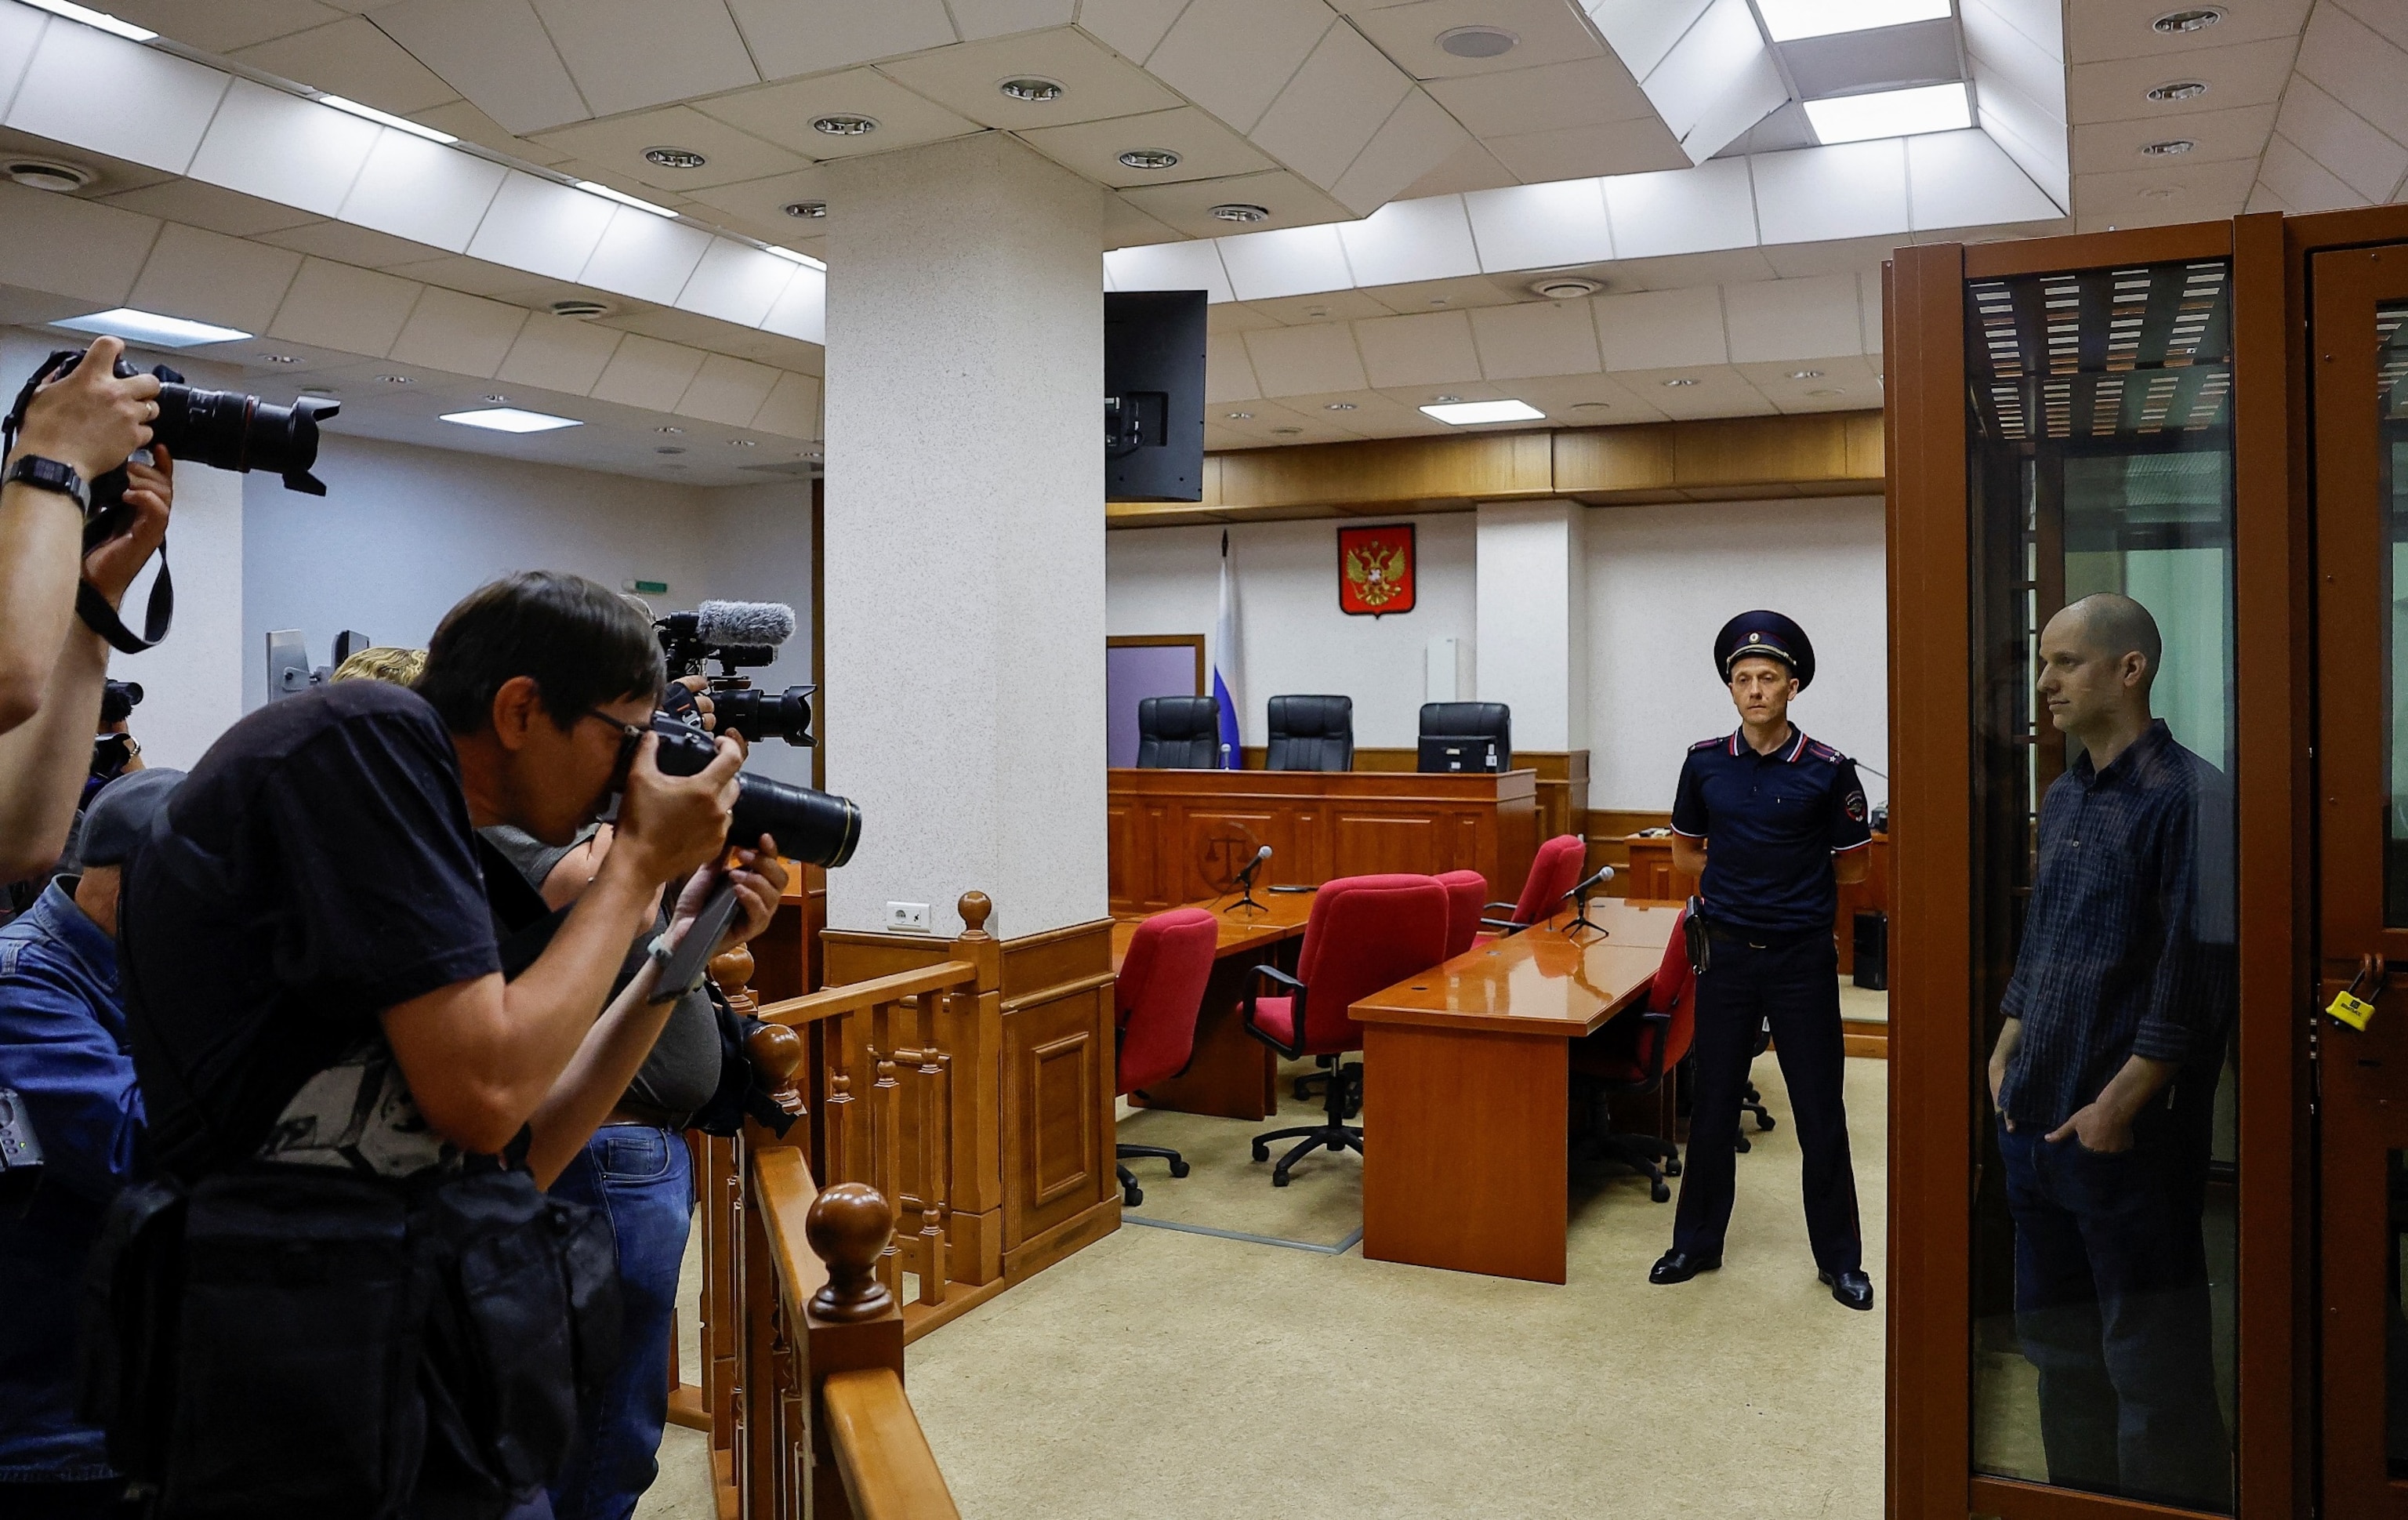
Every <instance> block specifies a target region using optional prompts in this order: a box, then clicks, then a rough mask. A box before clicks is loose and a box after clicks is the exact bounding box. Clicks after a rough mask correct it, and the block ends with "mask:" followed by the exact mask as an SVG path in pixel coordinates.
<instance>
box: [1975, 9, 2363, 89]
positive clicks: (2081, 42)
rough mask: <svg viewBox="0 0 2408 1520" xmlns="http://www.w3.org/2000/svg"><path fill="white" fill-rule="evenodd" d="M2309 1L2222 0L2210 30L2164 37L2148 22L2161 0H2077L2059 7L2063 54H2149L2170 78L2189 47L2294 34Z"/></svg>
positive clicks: (2090, 57)
mask: <svg viewBox="0 0 2408 1520" xmlns="http://www.w3.org/2000/svg"><path fill="white" fill-rule="evenodd" d="M1981 3H1983V0H1965V4H1966V5H1967V6H1968V7H1971V6H1973V5H1978V4H1981ZM1993 3H1996V0H1993ZM2026 3H2027V4H2028V3H2029V0H2026ZM2314 3H2315V0H2227V3H2226V4H2224V5H2221V6H2218V7H2215V8H2216V9H2218V10H2220V11H2222V12H2223V13H2224V14H2223V17H2222V19H2221V20H2219V21H2218V22H2216V23H2215V24H2214V26H2211V27H2208V28H2207V29H2206V30H2204V31H2200V32H2187V33H2173V34H2168V33H2164V32H2159V31H2157V30H2156V29H2155V28H2153V27H2152V26H2151V25H2150V24H2149V23H2150V22H2153V21H2155V20H2157V18H2158V17H2159V16H2162V15H2164V14H2165V13H2166V7H2165V4H2164V0H2080V3H2079V4H2075V5H2070V6H2067V7H2065V17H2066V28H2067V30H2066V36H2065V46H2066V54H2065V56H2067V57H2069V58H2071V59H2073V60H2074V61H2076V62H2078V63H2085V64H2089V63H2100V62H2103V61H2105V60H2107V59H2111V58H2133V57H2138V56H2140V55H2142V54H2144V53H2152V54H2156V55H2157V56H2159V57H2162V58H2164V59H2166V60H2167V61H2168V64H2169V74H2170V77H2171V73H2172V72H2175V71H2178V70H2179V67H2180V65H2179V62H2178V61H2179V60H2180V59H2181V58H2182V57H2183V56H2184V54H2186V52H2188V51H2190V50H2193V49H2205V48H2212V47H2229V46H2230V45H2231V44H2233V43H2236V42H2255V41H2257V40H2258V39H2260V38H2263V37H2278V36H2293V37H2295V36H2299V35H2300V22H2303V21H2305V20H2306V19H2307V15H2308V9H2309V7H2310V6H2311V5H2313V4H2314ZM2056 8H2057V7H2056V6H2054V5H2050V6H2049V7H2048V9H2049V11H2051V12H2052V13H2053V12H2054V11H2055V10H2056ZM2026 24H2034V23H2030V22H2027V23H2026Z"/></svg>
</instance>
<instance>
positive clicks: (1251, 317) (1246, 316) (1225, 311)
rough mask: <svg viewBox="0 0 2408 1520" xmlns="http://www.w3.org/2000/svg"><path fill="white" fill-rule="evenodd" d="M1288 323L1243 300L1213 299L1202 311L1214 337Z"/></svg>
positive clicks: (1283, 325) (1206, 327)
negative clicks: (1256, 308) (1258, 309)
mask: <svg viewBox="0 0 2408 1520" xmlns="http://www.w3.org/2000/svg"><path fill="white" fill-rule="evenodd" d="M1197 246H1199V247H1200V246H1203V245H1200V244H1199V245H1197ZM1116 288H1117V287H1116ZM1165 288H1166V289H1167V288H1168V287H1165ZM1289 325H1291V324H1290V323H1283V322H1282V321H1280V320H1279V319H1278V318H1277V317H1273V316H1269V315H1267V314H1265V313H1263V312H1260V311H1257V310H1255V309H1254V308H1253V307H1250V306H1248V305H1246V303H1245V302H1243V301H1214V302H1213V303H1212V304H1211V306H1210V307H1207V308H1205V311H1204V330H1205V331H1206V332H1208V333H1211V335H1213V336H1214V337H1219V336H1221V335H1222V334H1224V333H1251V332H1253V331H1254V329H1255V328H1257V327H1285V326H1289Z"/></svg>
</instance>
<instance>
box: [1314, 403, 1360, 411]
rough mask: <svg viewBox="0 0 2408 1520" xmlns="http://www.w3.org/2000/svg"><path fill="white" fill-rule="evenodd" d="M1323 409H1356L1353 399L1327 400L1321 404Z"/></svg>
mask: <svg viewBox="0 0 2408 1520" xmlns="http://www.w3.org/2000/svg"><path fill="white" fill-rule="evenodd" d="M1321 409H1322V410H1324V411H1353V410H1354V409H1355V403H1354V402H1352V401H1325V402H1323V403H1322V404H1321Z"/></svg>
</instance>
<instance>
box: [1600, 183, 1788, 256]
mask: <svg viewBox="0 0 2408 1520" xmlns="http://www.w3.org/2000/svg"><path fill="white" fill-rule="evenodd" d="M1750 162H1753V161H1751V160H1748V159H1735V158H1734V159H1722V160H1719V161H1717V162H1714V163H1712V164H1701V165H1698V166H1697V167H1696V168H1693V169H1670V170H1666V171H1664V172H1661V173H1657V174H1627V175H1619V176H1616V177H1615V178H1613V179H1608V180H1606V181H1605V204H1606V209H1607V211H1608V212H1609V213H1610V214H1611V215H1612V217H1613V231H1614V239H1613V241H1614V248H1615V250H1616V251H1618V252H1619V253H1620V254H1621V256H1622V257H1624V258H1626V259H1642V258H1654V257H1657V256H1659V255H1663V254H1670V253H1699V252H1705V251H1711V250H1714V249H1724V248H1747V247H1751V246H1753V245H1754V244H1755V243H1756V242H1757V241H1758V234H1757V229H1756V197H1755V194H1754V191H1753V189H1752V187H1751V185H1750V183H1749V179H1748V165H1749V163H1750ZM1762 240H1763V241H1766V242H1771V241H1774V239H1772V238H1770V237H1765V238H1763V239H1762Z"/></svg>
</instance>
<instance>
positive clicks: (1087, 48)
mask: <svg viewBox="0 0 2408 1520" xmlns="http://www.w3.org/2000/svg"><path fill="white" fill-rule="evenodd" d="M1045 3H1047V4H1054V3H1056V0H1045ZM878 71H879V72H880V73H881V74H883V75H885V76H886V77H887V78H889V79H895V80H897V81H898V82H900V83H902V84H905V85H908V86H910V88H911V89H913V90H916V91H918V92H919V93H922V94H924V95H926V96H927V97H928V98H929V99H931V100H934V101H937V102H939V104H941V105H943V106H945V107H947V108H950V109H952V110H953V111H956V112H959V113H960V114H961V115H963V116H966V117H968V118H969V119H970V120H971V121H973V122H978V123H979V124H980V125H982V126H991V127H1002V128H1006V129H1009V130H1011V131H1015V132H1019V131H1029V130H1034V129H1037V128H1041V127H1049V126H1064V125H1068V124H1069V123H1070V122H1099V121H1103V120H1105V119H1107V118H1109V117H1114V116H1135V115H1138V114H1140V113H1141V112H1145V111H1159V110H1169V109H1172V108H1176V107H1177V106H1178V105H1179V104H1180V99H1179V97H1178V96H1177V95H1175V94H1173V93H1171V92H1170V91H1168V90H1167V89H1165V88H1164V87H1163V86H1162V84H1161V83H1160V82H1159V81H1158V80H1156V79H1154V78H1153V77H1152V76H1150V75H1148V74H1147V73H1146V72H1145V70H1143V69H1141V68H1140V67H1138V66H1137V65H1134V64H1132V63H1130V62H1128V61H1127V60H1126V59H1124V58H1121V57H1118V56H1116V55H1114V53H1113V52H1112V50H1111V49H1109V48H1106V47H1105V46H1103V44H1101V43H1099V42H1097V41H1096V40H1095V39H1094V38H1093V37H1090V36H1087V35H1086V34H1085V33H1084V32H1082V31H1080V30H1078V29H1077V28H1076V27H1068V26H1065V27H1058V28H1055V29H1054V30H1053V31H1048V32H1033V33H1025V34H1023V35H1020V36H1002V37H996V38H995V39H993V40H992V41H986V42H971V43H965V44H963V45H961V46H959V47H953V48H939V49H936V50H933V51H930V52H924V53H921V54H919V55H918V56H916V57H912V58H899V59H896V61H895V62H893V63H890V64H882V65H879V69H878ZM1024 75H1033V76H1035V77H1036V78H1039V79H1051V80H1053V81H1054V83H1056V84H1058V85H1060V86H1061V87H1062V96H1061V98H1060V99H1058V100H1051V101H1044V102H1036V101H1026V100H1014V99H1012V98H1011V96H1010V95H1007V94H1005V93H1003V92H1002V91H1001V90H1000V89H998V88H996V87H997V86H998V85H1000V84H1001V83H1002V82H1003V81H1004V80H1006V79H1013V78H1016V77H1020V76H1024Z"/></svg>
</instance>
